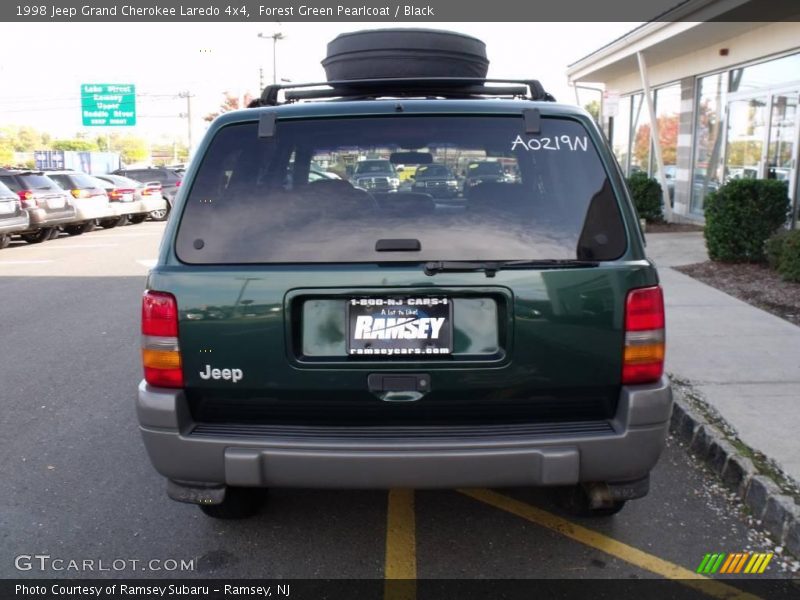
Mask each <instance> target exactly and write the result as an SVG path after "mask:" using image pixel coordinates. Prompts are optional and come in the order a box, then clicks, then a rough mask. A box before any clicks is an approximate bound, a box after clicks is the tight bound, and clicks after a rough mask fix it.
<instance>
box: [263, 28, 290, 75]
mask: <svg viewBox="0 0 800 600" xmlns="http://www.w3.org/2000/svg"><path fill="white" fill-rule="evenodd" d="M258 37H260V38H261V39H270V38H272V85H275V84H276V83H278V40H285V39H286V36H285V35H283V33H281V32H280V31H277V32H275V33H271V34H269V35H264V34H263V33H259V34H258Z"/></svg>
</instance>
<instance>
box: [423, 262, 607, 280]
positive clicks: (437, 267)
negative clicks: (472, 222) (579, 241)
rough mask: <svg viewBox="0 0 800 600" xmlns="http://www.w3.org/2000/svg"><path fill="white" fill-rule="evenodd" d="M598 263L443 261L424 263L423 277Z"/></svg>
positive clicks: (557, 267) (493, 274) (573, 266)
mask: <svg viewBox="0 0 800 600" xmlns="http://www.w3.org/2000/svg"><path fill="white" fill-rule="evenodd" d="M598 264H599V263H598V262H597V261H593V260H569V259H551V260H499V261H498V260H485V261H468V260H443V261H431V262H427V263H425V275H431V276H432V275H436V273H444V272H450V273H469V272H472V271H483V272H485V273H486V276H487V277H494V276H495V274H496V273H497V272H498V271H500V270H502V269H570V268H576V267H596V266H597V265H598Z"/></svg>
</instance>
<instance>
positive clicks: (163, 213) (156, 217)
mask: <svg viewBox="0 0 800 600" xmlns="http://www.w3.org/2000/svg"><path fill="white" fill-rule="evenodd" d="M168 216H169V202H167V208H161V209H159V210H154V211H153V212H151V213H150V218H151V219H153V221H166V220H167V217H168Z"/></svg>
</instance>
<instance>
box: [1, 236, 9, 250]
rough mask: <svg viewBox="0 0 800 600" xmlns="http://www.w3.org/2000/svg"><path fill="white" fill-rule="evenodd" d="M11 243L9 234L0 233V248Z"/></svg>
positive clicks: (6, 246)
mask: <svg viewBox="0 0 800 600" xmlns="http://www.w3.org/2000/svg"><path fill="white" fill-rule="evenodd" d="M10 243H11V236H10V235H6V234H3V235H0V250H2V249H3V248H8V245H9V244H10Z"/></svg>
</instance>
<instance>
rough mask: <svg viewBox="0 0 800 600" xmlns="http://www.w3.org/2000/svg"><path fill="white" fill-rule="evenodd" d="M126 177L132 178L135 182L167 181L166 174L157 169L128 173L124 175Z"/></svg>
mask: <svg viewBox="0 0 800 600" xmlns="http://www.w3.org/2000/svg"><path fill="white" fill-rule="evenodd" d="M125 175H126V176H127V177H132V178H133V179H136V180H137V181H161V182H164V181H166V180H167V174H166V173H164V171H160V170H158V169H152V170H150V169H148V170H146V171H128V172H127V173H125Z"/></svg>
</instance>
